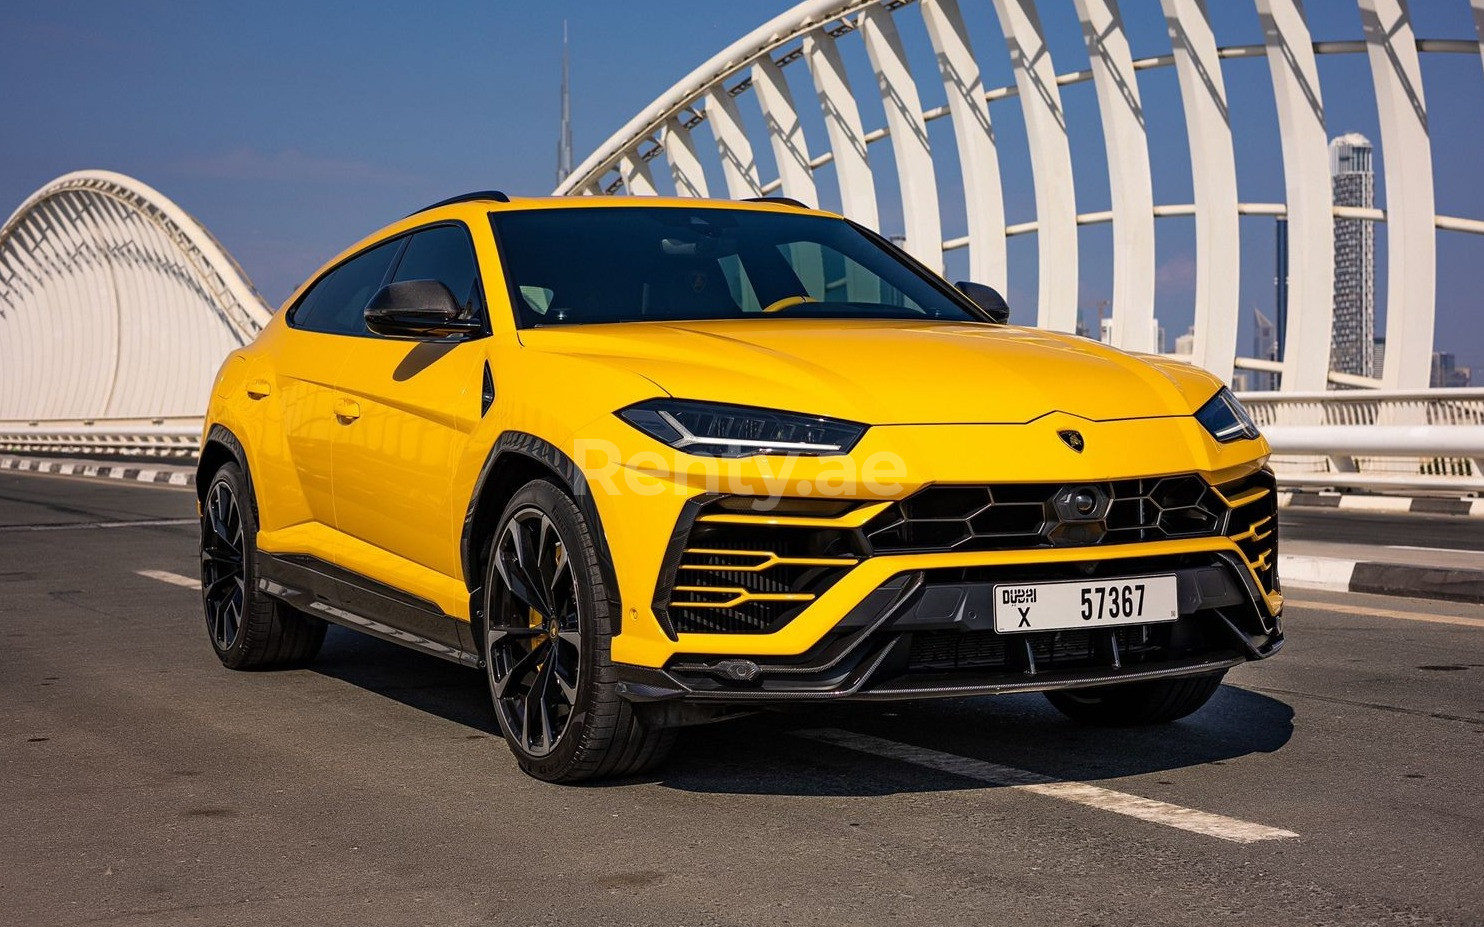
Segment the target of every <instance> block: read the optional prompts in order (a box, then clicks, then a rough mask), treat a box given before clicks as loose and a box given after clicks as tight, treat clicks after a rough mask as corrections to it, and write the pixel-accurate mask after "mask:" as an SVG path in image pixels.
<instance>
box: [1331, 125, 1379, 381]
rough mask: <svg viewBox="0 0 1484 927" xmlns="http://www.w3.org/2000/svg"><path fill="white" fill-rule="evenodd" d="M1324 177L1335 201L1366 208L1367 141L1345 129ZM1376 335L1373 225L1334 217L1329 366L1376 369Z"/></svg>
mask: <svg viewBox="0 0 1484 927" xmlns="http://www.w3.org/2000/svg"><path fill="white" fill-rule="evenodd" d="M1329 173H1330V183H1331V188H1332V191H1333V195H1334V203H1335V205H1336V206H1361V207H1364V208H1367V209H1369V208H1371V207H1372V206H1374V205H1375V200H1376V175H1375V173H1374V171H1373V170H1372V168H1371V143H1370V141H1368V140H1367V139H1366V137H1365V136H1364V135H1361V134H1359V133H1357V132H1351V133H1350V134H1348V135H1341V136H1340V137H1339V138H1336V139H1333V140H1331V141H1330V143H1329ZM1375 337H1376V229H1375V225H1374V224H1373V223H1371V222H1367V221H1364V220H1361V219H1336V220H1335V321H1334V335H1333V339H1332V341H1331V342H1330V358H1329V367H1330V369H1331V370H1334V371H1338V372H1340V373H1351V374H1356V375H1358V376H1363V377H1374V376H1377V375H1379V374H1380V371H1379V370H1376V369H1375V366H1374V363H1373V347H1374V344H1375Z"/></svg>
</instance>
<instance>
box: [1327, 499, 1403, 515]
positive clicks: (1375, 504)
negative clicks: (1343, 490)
mask: <svg viewBox="0 0 1484 927" xmlns="http://www.w3.org/2000/svg"><path fill="white" fill-rule="evenodd" d="M1339 507H1340V508H1342V509H1350V510H1353V511H1361V512H1410V511H1411V510H1412V500H1411V499H1408V498H1405V497H1398V496H1341V497H1340V505H1339Z"/></svg>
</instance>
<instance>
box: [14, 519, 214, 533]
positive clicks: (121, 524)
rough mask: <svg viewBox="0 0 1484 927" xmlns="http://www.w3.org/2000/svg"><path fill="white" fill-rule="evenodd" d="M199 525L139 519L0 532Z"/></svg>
mask: <svg viewBox="0 0 1484 927" xmlns="http://www.w3.org/2000/svg"><path fill="white" fill-rule="evenodd" d="M196 524H200V519H197V518H141V519H137V520H135V521H84V522H63V523H62V524H59V525H0V531H78V530H82V529H91V528H160V527H166V528H168V527H171V526H173V525H196Z"/></svg>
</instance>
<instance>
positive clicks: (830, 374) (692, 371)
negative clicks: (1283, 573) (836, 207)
mask: <svg viewBox="0 0 1484 927" xmlns="http://www.w3.org/2000/svg"><path fill="white" fill-rule="evenodd" d="M1008 314H1009V310H1008V309H1007V308H1006V306H1005V304H1004V301H1003V300H1002V299H1000V297H999V295H998V294H997V293H995V291H994V290H992V289H990V288H989V287H986V286H982V285H978V284H968V283H965V284H959V285H958V286H957V287H953V286H950V285H949V284H948V283H946V282H944V281H943V279H941V278H940V277H938V276H937V275H936V274H934V273H932V272H931V271H929V270H928V269H926V268H925V267H923V266H922V265H921V264H919V263H917V262H916V261H915V260H913V259H912V258H911V257H909V256H908V255H906V254H905V253H903V252H902V251H901V250H899V249H897V248H896V247H895V246H893V245H892V244H891V243H890V242H888V241H886V240H884V239H883V238H881V236H879V235H877V234H875V233H874V232H872V231H870V230H868V229H865V228H862V227H860V226H858V225H856V224H854V223H852V222H850V221H848V220H846V219H843V218H841V217H839V216H835V215H831V214H828V213H825V212H820V211H817V210H812V209H808V208H805V207H803V206H800V205H799V204H797V203H792V202H789V201H785V200H778V199H773V200H759V201H752V202H745V203H737V202H712V201H705V200H690V199H662V198H645V199H629V198H621V197H613V198H607V197H582V198H571V199H511V198H509V197H506V196H505V195H503V194H501V193H498V192H488V193H480V194H470V195H468V196H462V197H457V198H455V199H452V200H448V201H445V202H443V203H439V204H437V205H435V206H432V207H429V208H428V209H425V210H423V211H421V212H418V213H416V214H414V215H412V216H409V217H408V218H406V219H403V220H402V221H400V222H397V223H395V224H393V225H390V226H388V227H387V228H385V229H383V230H382V231H380V232H377V233H376V234H375V235H372V236H371V237H369V238H367V239H365V240H363V241H361V242H360V243H358V244H356V245H355V246H354V247H352V248H350V249H349V250H348V251H346V252H344V253H343V254H341V255H340V256H339V257H337V258H335V259H334V260H333V261H331V262H330V263H329V264H327V265H326V266H325V267H324V269H322V270H320V271H319V272H318V273H316V274H315V275H314V276H313V277H312V278H311V279H310V280H309V282H308V283H306V284H305V285H304V286H303V287H302V288H300V289H299V291H298V292H296V293H295V294H294V295H293V296H292V297H290V299H289V301H288V302H287V303H286V304H285V306H284V308H283V310H282V311H280V312H278V313H277V314H276V315H275V316H274V318H273V320H272V321H271V322H270V323H269V324H268V325H267V327H266V328H264V329H263V331H262V333H261V334H260V335H259V336H258V338H257V340H256V341H255V342H254V343H253V344H251V345H250V346H248V347H246V348H243V349H242V350H239V351H236V352H234V353H233V354H232V355H231V356H229V357H228V358H227V360H226V362H225V363H224V364H223V366H222V369H221V372H220V374H219V375H218V377H217V380H216V383H215V385H214V388H213V392H212V396H211V401H210V411H209V414H208V417H207V424H206V429H205V433H204V434H203V440H202V450H201V458H200V472H199V479H198V482H197V486H198V487H199V493H200V508H201V513H202V519H201V526H202V531H201V581H202V590H203V599H204V606H205V613H206V625H207V630H208V632H209V634H210V637H211V643H212V646H213V647H214V648H215V649H216V652H217V655H218V656H219V657H220V658H221V660H222V662H223V663H225V664H226V665H227V666H229V667H232V668H234V669H250V668H256V667H264V666H270V665H282V664H292V663H302V662H304V661H307V660H309V659H311V658H313V657H314V655H315V653H316V652H317V651H318V649H319V647H320V644H321V641H322V640H323V639H324V634H325V627H326V622H335V623H337V624H341V625H345V626H347V627H350V628H354V629H356V630H359V631H363V632H366V633H368V634H373V635H376V636H378V637H382V638H385V639H387V640H391V641H395V642H397V643H399V644H404V645H407V646H409V647H413V648H416V649H418V650H422V651H425V652H427V653H432V654H436V655H438V656H440V657H443V658H445V659H448V660H452V661H455V662H458V663H462V664H465V665H467V666H469V667H476V668H479V669H482V670H483V672H484V673H485V674H486V676H487V677H488V680H489V687H490V692H491V695H492V698H493V701H494V707H495V712H496V714H497V715H498V716H499V721H500V725H501V727H502V729H503V730H504V733H505V737H506V739H507V740H508V741H509V744H510V748H511V750H512V751H514V753H515V756H516V757H517V759H518V760H519V763H520V765H521V767H522V768H523V769H525V770H526V771H527V772H529V773H530V774H532V775H534V776H537V777H540V778H542V779H547V780H552V781H560V782H567V781H574V780H579V779H586V778H593V777H604V776H624V775H631V774H634V773H637V772H639V771H641V770H643V769H646V768H649V767H651V766H652V765H654V764H655V763H657V762H659V761H660V760H661V759H662V758H663V756H664V754H665V753H666V751H667V750H668V748H669V747H670V745H671V743H672V742H673V740H674V732H675V729H676V727H677V726H679V725H683V724H689V723H697V722H700V721H705V720H708V719H711V718H715V717H719V716H722V715H725V714H736V713H737V712H739V711H745V710H749V709H753V708H756V707H760V706H764V705H769V704H778V703H786V702H799V701H829V700H833V699H860V700H868V699H876V700H888V699H907V698H927V697H934V696H963V695H980V694H985V695H987V694H997V693H1008V692H1044V693H1046V696H1047V698H1049V699H1050V700H1051V703H1052V704H1053V705H1055V706H1056V707H1057V708H1058V709H1060V710H1061V711H1062V712H1064V713H1066V714H1067V715H1069V716H1070V717H1072V718H1073V719H1076V720H1078V721H1082V722H1086V723H1093V724H1109V725H1127V724H1148V723H1156V722H1163V721H1170V720H1173V719H1175V718H1180V717H1183V716H1185V715H1187V714H1189V713H1190V712H1192V711H1195V710H1196V709H1197V708H1199V707H1200V706H1201V705H1202V704H1204V703H1205V702H1206V700H1207V699H1209V698H1210V697H1211V695H1212V694H1213V693H1214V692H1215V691H1216V689H1217V686H1218V685H1219V684H1220V681H1221V678H1222V676H1223V674H1224V673H1225V672H1226V671H1227V670H1228V669H1230V668H1231V667H1233V666H1236V665H1237V664H1239V663H1242V662H1244V661H1247V660H1257V659H1261V658H1263V657H1267V656H1269V655H1271V654H1273V653H1274V652H1276V651H1277V650H1278V648H1279V647H1280V646H1281V644H1282V642H1283V635H1282V625H1281V620H1280V614H1281V610H1282V605H1283V598H1282V595H1281V594H1280V592H1279V589H1278V578H1277V573H1276V564H1277V525H1276V514H1277V497H1276V491H1275V487H1274V483H1273V475H1272V473H1271V472H1270V471H1269V470H1268V469H1266V468H1265V466H1264V465H1265V463H1266V460H1267V456H1268V447H1267V444H1266V443H1265V442H1264V441H1263V439H1262V437H1261V436H1260V435H1259V434H1258V432H1257V429H1256V428H1255V427H1254V426H1253V423H1252V420H1251V419H1250V418H1249V417H1248V415H1247V413H1246V411H1245V410H1244V409H1243V408H1242V406H1241V405H1240V404H1239V403H1238V401H1237V400H1236V398H1235V397H1234V396H1233V395H1232V394H1231V393H1230V392H1229V391H1228V390H1226V389H1225V388H1224V387H1223V386H1222V385H1221V383H1220V382H1219V381H1218V380H1217V379H1215V378H1214V377H1212V376H1210V375H1209V374H1207V373H1205V372H1203V371H1201V370H1199V369H1196V368H1194V367H1191V366H1189V365H1186V364H1182V363H1178V362H1173V361H1166V360H1162V359H1160V358H1158V357H1136V356H1132V355H1129V354H1126V353H1123V352H1120V351H1117V350H1114V349H1112V348H1109V347H1106V346H1104V345H1101V344H1098V343H1096V342H1093V341H1089V340H1086V339H1083V338H1077V337H1073V336H1070V335H1063V334H1057V333H1054V332H1048V331H1040V330H1036V329H1031V328H1018V327H1014V326H1011V325H1009V324H1007V318H1008Z"/></svg>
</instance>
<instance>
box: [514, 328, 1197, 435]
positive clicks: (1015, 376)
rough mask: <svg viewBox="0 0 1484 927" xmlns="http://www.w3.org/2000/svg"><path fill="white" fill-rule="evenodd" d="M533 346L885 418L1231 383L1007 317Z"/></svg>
mask: <svg viewBox="0 0 1484 927" xmlns="http://www.w3.org/2000/svg"><path fill="white" fill-rule="evenodd" d="M521 341H522V343H523V344H524V345H525V346H526V347H527V348H533V349H535V350H538V351H546V352H551V353H555V354H561V355H565V356H569V357H573V356H575V357H583V358H586V359H588V360H592V361H596V362H599V363H602V364H606V365H609V366H611V367H614V368H618V369H621V370H625V371H628V372H631V373H635V374H638V375H640V376H643V377H645V378H647V379H648V380H650V381H652V382H653V383H655V384H656V385H657V386H659V387H660V388H661V389H663V390H664V391H665V392H668V393H669V394H670V395H672V396H676V397H679V398H683V399H702V400H711V401H716V402H729V403H736V404H739V405H752V406H765V407H769V408H775V409H784V410H789V411H795V412H807V413H811V414H819V415H829V416H834V417H837V418H844V419H850V420H852V421H858V422H863V423H866V424H871V425H894V424H902V425H905V424H934V423H941V424H966V423H992V424H999V423H1005V424H1013V423H1023V422H1029V421H1032V420H1034V419H1036V418H1039V417H1041V416H1043V415H1045V414H1047V413H1049V412H1066V413H1070V414H1072V415H1076V416H1080V417H1082V418H1086V419H1091V420H1094V421H1111V420H1115V419H1129V418H1152V417H1158V416H1170V415H1189V414H1191V413H1192V412H1193V411H1194V410H1195V409H1196V408H1198V407H1199V406H1200V405H1201V404H1202V403H1203V402H1205V401H1206V400H1207V399H1209V398H1210V397H1211V395H1212V394H1214V393H1215V391H1216V390H1217V389H1218V388H1219V387H1220V383H1219V382H1218V381H1217V380H1216V379H1215V378H1214V377H1212V376H1211V375H1210V374H1207V373H1205V372H1204V371H1201V370H1199V369H1197V368H1194V367H1191V366H1189V365H1186V364H1181V363H1178V362H1170V361H1163V360H1161V359H1159V358H1154V357H1148V356H1137V355H1133V354H1127V353H1125V352H1122V351H1118V350H1115V349H1113V348H1110V347H1108V346H1107V345H1103V344H1099V343H1097V342H1094V341H1090V340H1088V339H1086V338H1079V337H1074V336H1071V335H1063V334H1059V333H1055V332H1048V331H1043V330H1040V329H1032V328H1019V327H1015V326H1006V325H988V324H964V323H944V322H902V321H875V320H870V321H867V320H859V321H857V320H844V321H842V320H837V319H831V320H812V319H748V320H729V321H701V322H626V323H618V324H608V325H574V326H562V327H557V326H553V327H550V328H537V329H529V330H526V331H523V332H521Z"/></svg>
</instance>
